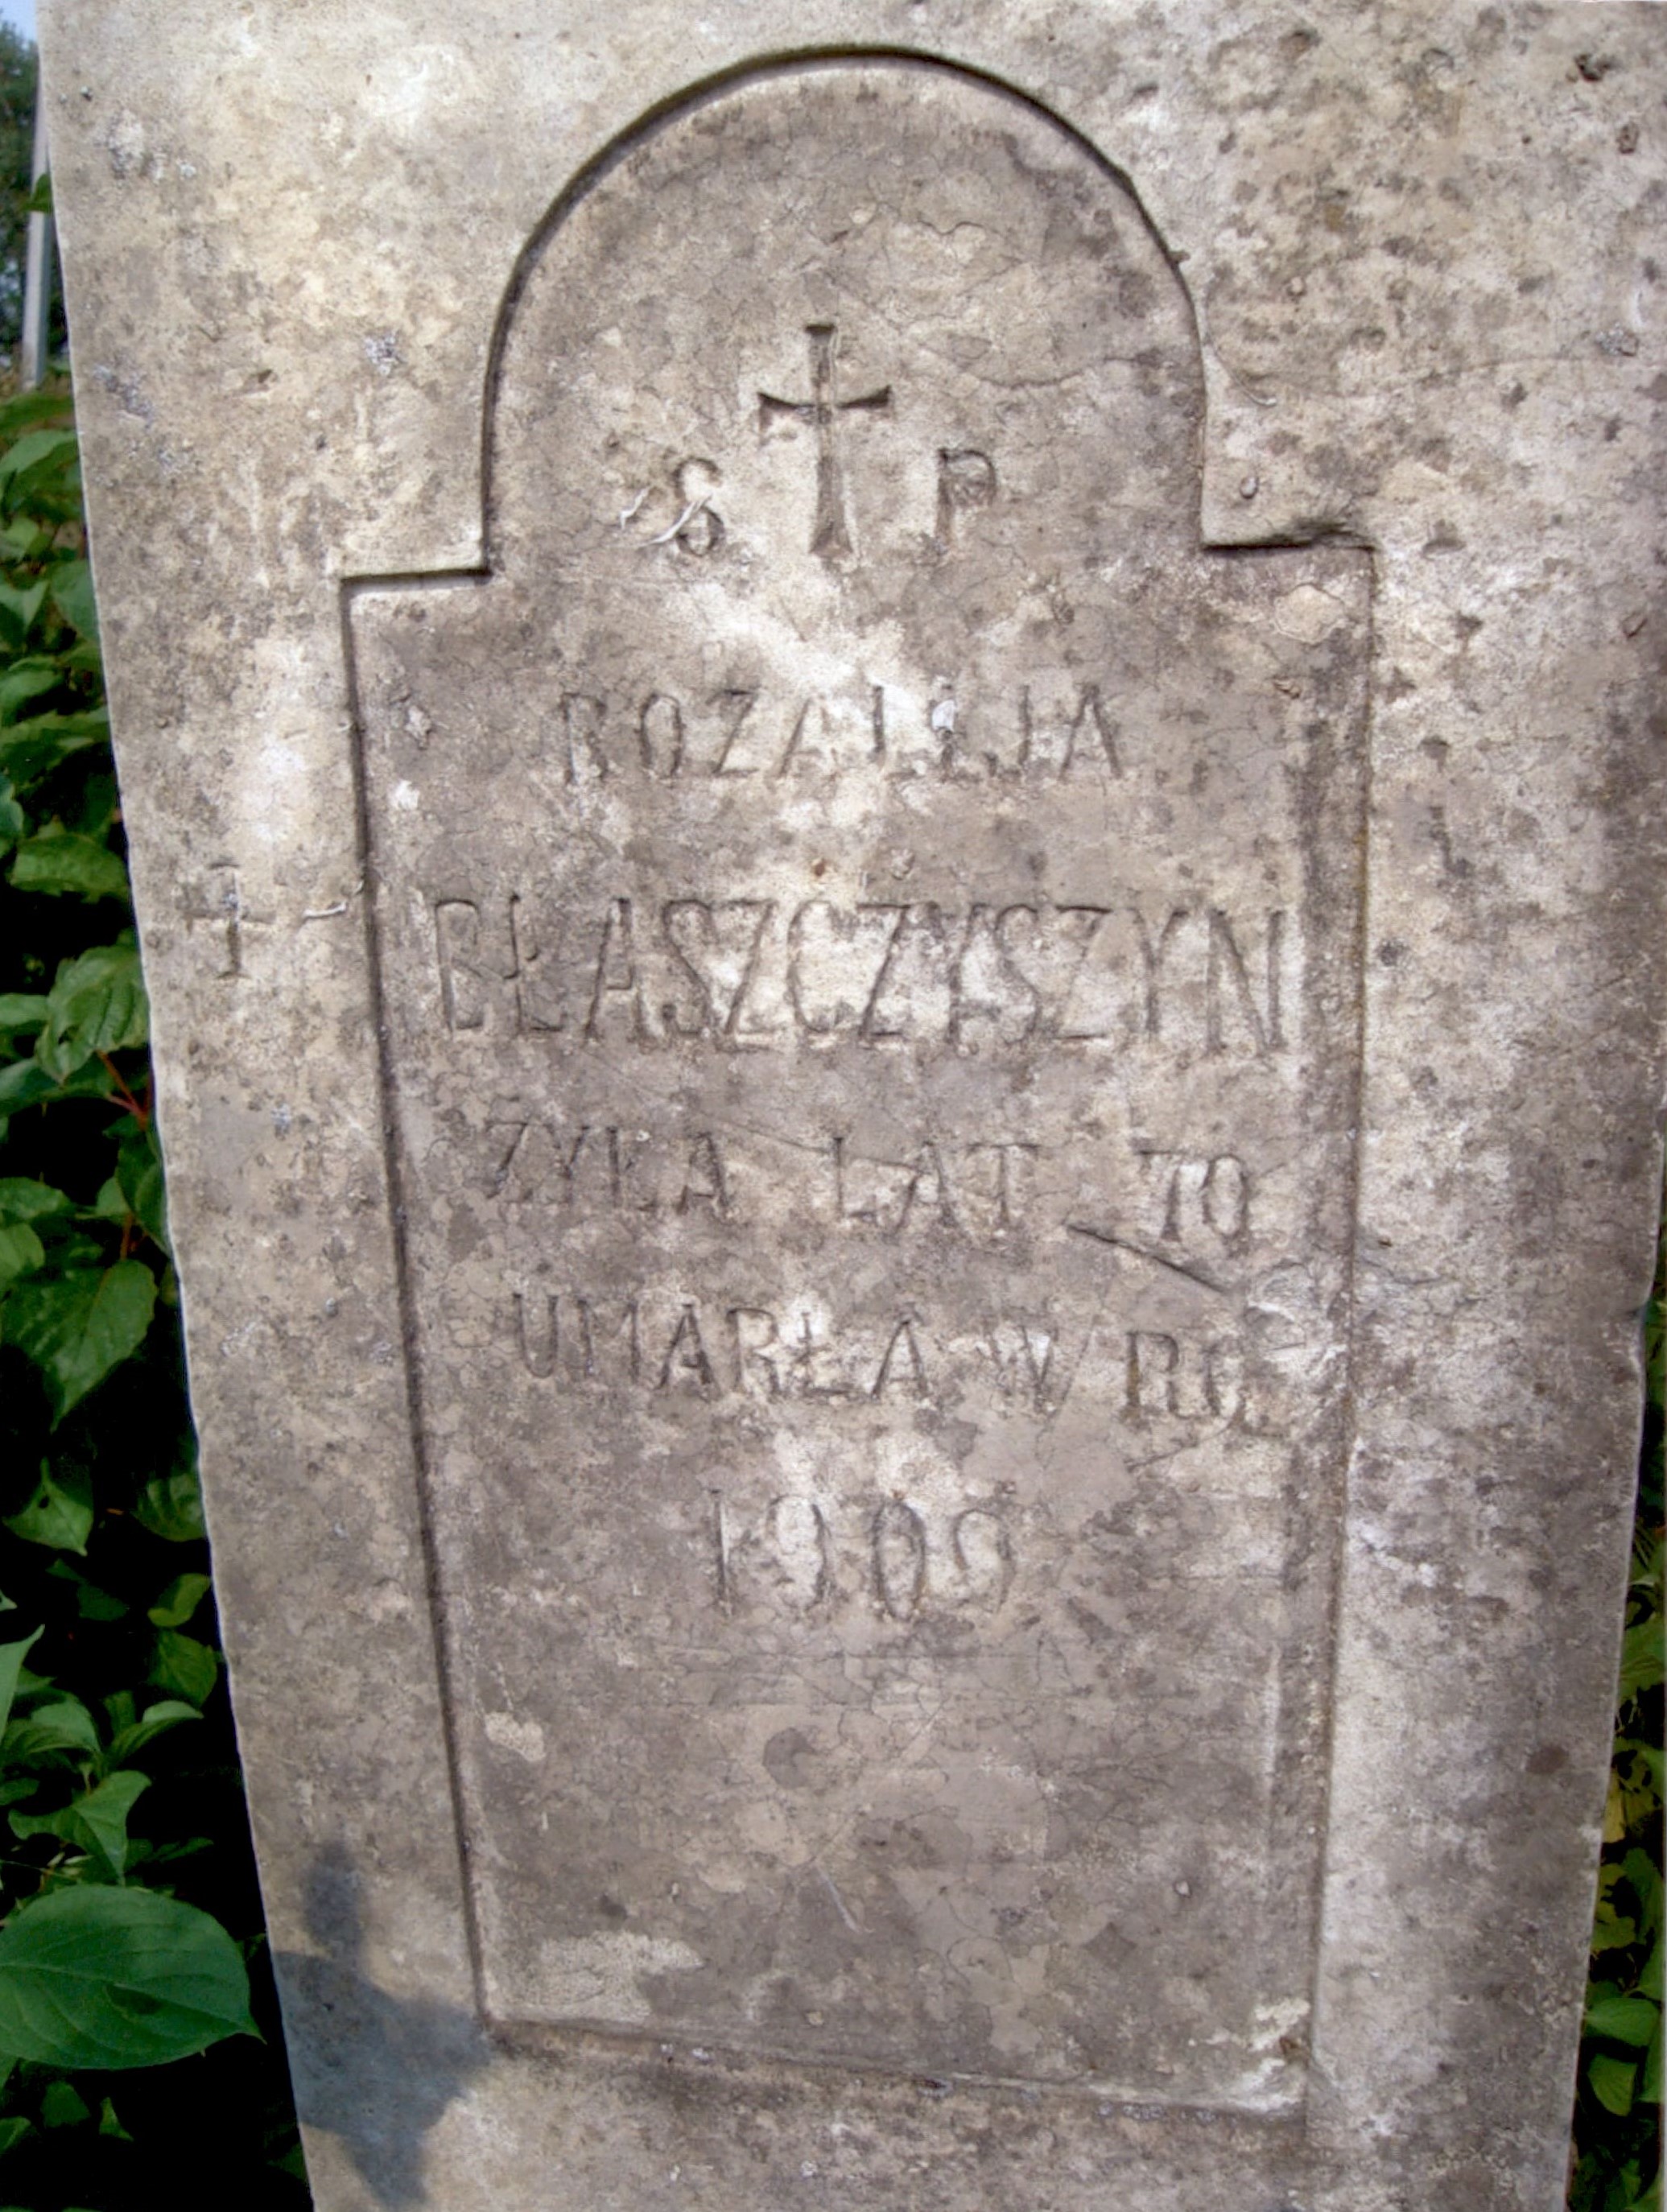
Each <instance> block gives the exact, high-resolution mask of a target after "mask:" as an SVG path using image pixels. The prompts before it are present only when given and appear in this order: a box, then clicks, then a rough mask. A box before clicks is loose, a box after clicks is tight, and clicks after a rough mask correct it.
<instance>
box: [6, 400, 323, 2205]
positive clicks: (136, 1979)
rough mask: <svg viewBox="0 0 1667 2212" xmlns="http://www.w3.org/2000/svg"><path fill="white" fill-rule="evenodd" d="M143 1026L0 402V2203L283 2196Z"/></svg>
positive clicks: (86, 684) (73, 454) (94, 700)
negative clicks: (0, 1922)
mask: <svg viewBox="0 0 1667 2212" xmlns="http://www.w3.org/2000/svg"><path fill="white" fill-rule="evenodd" d="M146 1020H147V1010H146V1002H145V995H144V988H143V980H142V977H141V975H140V970H139V956H138V949H137V942H136V939H135V933H134V928H133V920H132V913H131V905H130V902H129V896H128V884H127V869H126V863H125V844H124V839H123V836H122V827H121V815H120V809H119V801H118V794H117V790H116V782H115V776H114V773H113V762H112V758H111V753H110V746H109V734H108V717H107V714H106V709H105V705H104V693H103V682H102V677H101V673H100V658H99V646H98V631H97V621H96V617H95V614H94V605H93V593H92V581H91V576H90V573H89V570H88V563H87V559H86V550H85V543H84V536H83V531H82V521H81V501H80V477H79V465H78V458H77V449H76V437H75V432H74V428H73V424H72V422H71V417H70V404H69V400H68V397H67V395H65V394H61V393H59V394H31V395H27V396H24V397H21V398H13V399H12V400H10V401H9V403H7V404H4V405H3V406H0V1592H3V1597H0V1729H3V1735H0V1919H3V1923H4V1924H3V1926H0V2085H3V2086H0V2207H3V2208H10V2207H13V2206H16V2207H23V2206H27V2207H28V2208H30V2212H49V2208H50V2212H56V2208H57V2207H58V2206H60V2205H64V2204H67V2205H71V2206H78V2207H88V2208H90V2207H98V2208H103V2209H104V2212H116V2208H118V2207H125V2206H129V2205H139V2204H142V2203H143V2204H149V2203H155V2204H163V2203H167V2204H169V2205H173V2206H179V2207H186V2206H190V2207H196V2206H201V2207H203V2208H204V2212H207V2208H209V2207H210V2206H212V2207H215V2208H216V2212H218V2208H221V2207H223V2206H224V2205H225V2204H226V2203H231V2202H236V2203H240V2205H244V2206H246V2207H247V2208H249V2212H268V2209H269V2208H270V2212H299V2208H301V2207H302V2206H304V2205H305V2203H306V2202H307V2196H306V2189H305V2183H304V2180H303V2179H302V2178H301V2177H302V2170H301V2162H300V2152H299V2148H298V2145H297V2142H296V2137H295V2126H294V2120H293V2115H292V2113H291V2111H290V2107H289V2090H288V2082H287V2079H286V2075H285V2072H284V2067H283V2045H282V2040H281V2038H280V2036H279V2034H278V2031H277V2018H276V2008H275V2006H274V2003H273V2000H272V1993H271V1977H270V1973H269V1972H268V1971H267V1966H266V1960H265V1948H264V1945H265V1939H264V1936H263V1935H262V1932H261V1923H260V1907H259V1896H258V1893H257V1891H256V1888H255V1882H254V1869H253V1863H252V1854H251V1851H250V1847H249V1841H248V1831H247V1824H246V1819H245V1815H244V1811H243V1805H242V1798H241V1790H240V1778H239V1773H238V1765H237V1755H236V1747H235V1743H234V1738H233V1735H232V1728H231V1717H230V1712H229V1709H228V1704H227V1698H226V1691H225V1686H224V1679H223V1677H224V1668H223V1666H222V1661H221V1656H220V1653H219V1650H218V1648H217V1642H216V1633H215V1627H214V1617H213V1604H212V1597H211V1595H210V1582H209V1572H208V1566H209V1562H208V1550H207V1545H206V1542H205V1541H204V1530H203V1521H202V1509H201V1504H200V1501H199V1498H198V1487H197V1475H196V1465H195V1448H194V1444H193V1440H192V1431H191V1423H190V1416H189V1413H188V1410H187V1407H186V1394H185V1381H184V1373H183V1368H182V1362H181V1352H180V1339H179V1313H178V1292H177V1287H176V1285H175V1280H174V1274H173V1265H172V1261H171V1259H170V1256H169V1252H168V1245H167V1217H166V1209H165V1206H164V1203H163V1193H162V1176H161V1159H160V1156H159V1153H158V1151H157V1146H156V1138H155V1127H154V1125H153V1121H152V1116H151V1090H150V1076H149V1060H148V1054H147V1051H146V1036H147V1030H146ZM251 1980H252V1982H253V1988H254V1994H253V2000H252V2002H253V2015H252V2016H251V2012H250V2005H251V1987H250V1985H251ZM257 2023H258V2024H259V2026H258V2027H257ZM263 2038H264V2039H263Z"/></svg>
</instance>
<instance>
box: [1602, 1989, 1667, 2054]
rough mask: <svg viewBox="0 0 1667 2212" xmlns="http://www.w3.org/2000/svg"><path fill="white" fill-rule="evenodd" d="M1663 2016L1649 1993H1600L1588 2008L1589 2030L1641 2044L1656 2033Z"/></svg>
mask: <svg viewBox="0 0 1667 2212" xmlns="http://www.w3.org/2000/svg"><path fill="white" fill-rule="evenodd" d="M1660 2018H1661V2015H1660V2012H1659V2011H1658V2008H1657V2007H1656V2006H1654V2005H1652V2003H1651V2002H1650V2000H1649V1999H1648V1997H1620V1996H1615V1997H1600V1998H1599V1999H1598V2000H1597V2002H1596V2003H1595V2004H1591V2005H1588V2007H1587V2008H1586V2033H1587V2034H1588V2035H1605V2036H1608V2037H1609V2038H1610V2039H1611V2040H1612V2041H1614V2042H1615V2043H1630V2044H1634V2045H1638V2046H1639V2047H1640V2048H1641V2047H1642V2046H1643V2045H1645V2044H1646V2043H1647V2042H1648V2041H1649V2039H1650V2038H1651V2037H1652V2035H1653V2034H1654V2033H1655V2032H1656V2024H1657V2022H1658V2021H1659V2020H1660Z"/></svg>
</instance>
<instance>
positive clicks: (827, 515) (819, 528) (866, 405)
mask: <svg viewBox="0 0 1667 2212" xmlns="http://www.w3.org/2000/svg"><path fill="white" fill-rule="evenodd" d="M805 336H806V338H807V339H808V340H809V341H810V355H811V386H812V397H811V398H809V399H777V398H775V397H774V396H773V395H772V394H771V393H770V392H760V393H759V394H758V428H759V429H760V431H761V432H764V433H766V434H767V433H768V432H769V430H770V428H771V426H772V425H773V424H775V423H776V422H781V421H782V419H783V418H784V417H785V418H786V419H787V420H788V421H790V422H808V423H810V424H811V425H812V427H813V428H814V430H815V433H816V520H815V521H814V523H813V524H812V526H811V550H812V553H819V554H820V555H821V556H823V558H824V560H835V559H837V557H838V556H840V555H841V554H844V553H849V551H850V550H851V526H850V521H849V517H848V515H847V513H846V504H845V471H844V466H843V459H842V456H841V452H840V443H839V439H838V437H837V426H838V422H839V418H840V416H842V415H849V414H852V413H859V414H874V413H881V412H884V411H885V410H886V409H887V408H889V407H890V406H891V386H890V385H889V384H888V385H885V386H882V387H881V389H880V390H879V391H878V392H864V393H863V394H862V396H861V398H856V399H840V398H836V397H835V385H836V365H837V361H838V355H839V331H838V328H837V325H835V324H833V323H812V324H810V325H808V326H807V328H806V331H805Z"/></svg>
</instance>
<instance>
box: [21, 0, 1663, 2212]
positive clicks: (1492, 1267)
mask: <svg viewBox="0 0 1667 2212" xmlns="http://www.w3.org/2000/svg"><path fill="white" fill-rule="evenodd" d="M1663 37H1664V32H1663V26H1662V19H1661V17H1660V15H1658V13H1656V12H1655V11H1653V10H1652V9H1651V8H1649V7H1648V6H1639V7H1633V6H1627V5H1624V4H1622V5H1591V6H1573V5H1570V6H1567V7H1566V8H1561V9H1545V8H1539V7H1535V8H1528V7H1515V8H1512V7H1506V8H1500V9H1480V10H1478V9H1460V8H1452V9H1441V8H1433V7H1432V8H1424V7H1420V8H1416V9H1415V8H1413V7H1411V6H1406V7H1399V8H1383V9H1371V10H1367V9H1354V8H1338V9H1326V10H1323V11H1316V12H1315V13H1314V15H1312V16H1311V17H1298V16H1293V15H1287V14H1285V13H1282V12H1279V11H1274V10H1271V9H1256V8H1251V9H1226V8H1224V7H1218V6H1215V5H1212V4H1208V0H1188V4H1187V5H1186V6H1184V7H1183V8H1180V9H1175V8H1171V9H1166V10H1163V11H1159V10H1156V9H1145V8H1139V7H1129V8H1121V7H1110V6H1097V7H1092V8H1077V9H1071V10H1068V11H1063V10H1056V9H1051V8H1049V7H1047V6H1045V5H1043V4H1040V0H1024V4H1013V5H1004V6H1003V7H1001V8H1000V9H990V8H988V7H985V8H976V9H975V8H971V7H963V6H958V5H956V4H953V0H924V4H914V5H907V6H905V5H900V4H891V0H853V4H848V5H846V6H844V7H842V8H840V9H837V10H834V9H818V8H816V7H814V6H812V8H810V9H805V8H803V7H799V8H794V9H788V8H786V7H785V6H780V5H777V4H776V0H764V4H760V5H752V6H748V7H745V8H743V7H741V6H740V5H739V4H731V0H723V4H718V5H715V6H713V7H710V8H709V9H705V10H704V11H703V12H701V13H699V14H698V15H688V14H686V13H684V12H683V11H676V10H669V9H660V8H659V7H657V6H653V5H634V6H631V7H629V8H626V9H617V10H614V11H611V13H608V14H604V13H603V12H602V11H599V10H589V9H581V8H578V7H575V6H572V5H555V6H551V5H549V4H541V5H538V6H536V7H535V6H533V5H532V4H531V0H524V4H523V0H493V4H491V5H490V6H479V7H476V8H472V9H469V10H467V11H464V12H461V13H459V11H458V10H456V9H439V8H437V7H435V6H432V5H431V4H429V0H406V4H404V5H399V6H388V7H385V8H380V9H379V8H374V7H372V8H364V7H360V8H355V9H345V8H341V7H338V6H335V5H329V6H314V7H310V8H306V9H297V8H288V9H279V8H272V7H259V6H249V7H245V8H242V9H238V10H235V11H228V10H225V9H222V8H218V7H210V6H209V5H207V4H204V0H191V4H181V5H173V6H163V5H161V4H160V3H159V0H149V3H148V4H144V5H137V6H130V7H127V8H125V9H122V10H120V11H111V10H108V9H101V8H98V7H94V6H93V5H91V4H84V3H83V0H53V4H52V5H51V7H50V9H49V13H48V16H47V21H46V26H45V30H44V38H45V51H46V69H47V82H48V88H49V96H50V100H51V112H52V132H53V167H54V177H55V184H56V191H57V199H58V210H59V216H60V221H61V224H62V228H63V234H64V252H65V257H66V276H67V283H68V288H69V293H70V311H71V318H72V327H73V329H74V331H75V341H76V378H77V387H78V391H79V393H80V397H81V404H82V418H83V424H84V428H85V433H86V438H87V443H88V468H89V496H90V500H91V507H92V518H93V526H94V558H95V562H96V564H97V572H98V577H99V583H100V597H101V605H102V607H103V610H104V616H105V625H106V638H107V641H108V647H109V657H110V664H111V677H112V684H113V702H114V707H115V711H116V720H117V732H118V744H119V754H120V765H121V769H122V774H123V787H124V802H125V810H126V814H127V818H128V821H129V824H130V828H131V835H132V839H133V844H134V852H135V869H136V879H137V889H138V895H139V900H140V915H141V922H142V927H143V938H144V945H145V951H146V957H147V963H148V969H149V975H150V978H151V983H152V989H153V994H154V999H155V1015H156V1034H157V1041H158V1063H159V1079H160V1083H161V1093H162V1099H163V1107H162V1114H163V1128H164V1136H165V1140H166V1145H167V1155H168V1162H169V1172H170V1188H171V1192H172V1194H173V1196H172V1202H173V1212H174V1224H175V1231H176V1241H177V1243H178V1245H179V1253H180V1264H181V1274H182V1280H183V1285H184V1290H185V1297H186V1318H187V1328H188V1336H189V1341H190V1350H191V1358H192V1389H193V1396H194V1401H195V1403H196V1407H197V1411H198V1419H199V1422H200V1425H201V1427H202V1431H203V1438H204V1468H205V1478H206V1480H207V1484H208V1487H209V1494H210V1514H211V1522H212V1529H213V1534H214V1537H215V1542H216V1567H217V1572H218V1575H219V1579H220V1587H221V1591H222V1612H223V1615H224V1619H225V1621H226V1626H227V1634H228V1644H229V1645H230V1648H231V1651H232V1656H233V1662H234V1690H235V1694H236V1701H237V1710H238V1714H239V1722H240V1730H241V1734H242V1737H243V1741H244V1746H245V1751H246V1759H247V1764H248V1770H249V1779H250V1789H251V1798H252V1807H253V1811H254V1815H255V1820H256V1826H257V1832H258V1836H259V1844H260V1850H261V1858H262V1866H263V1875H264V1880H265V1886H266V1892H267V1901H268V1907H269V1911H270V1915H271V1923H272V1928H273V1935H274V1942H275V1944H276V1946H277V1951H278V1954H279V1959H280V1966H281V1971H282V1979H283V1987H284V1992H285V1998H286V2008H287V2018H288V2021H289V2031H290V2042H291V2051H292V2057H293V2060H294V2063H295V2069H296V2074H297V2081H298V2089H299V2093H300V2095H301V2102H302V2108H303V2113H304V2117H305V2118H306V2120H307V2124H308V2148H309V2157H310V2159H311V2161H312V2167H313V2177H314V2185H315V2189H316V2191H317V2194H318V2197H319V2203H320V2204H321V2206H323V2207H325V2208H326V2212H359V2208H366V2207H370V2206H386V2205H400V2204H413V2205H414V2204H430V2205H433V2206H435V2207H437V2208H445V2212H475V2208H484V2207H486V2206H488V2205H490V2206H493V2207H495V2208H496V2207H501V2206H504V2205H515V2206H520V2205H523V2204H524V2205H527V2206H538V2207H544V2206H549V2207H551V2208H554V2207H557V2206H562V2207H567V2206H577V2205H584V2206H587V2207H592V2206H594V2207H599V2208H600V2207H615V2206H618V2207H621V2208H624V2207H630V2208H631V2212H642V2208H648V2207H657V2206H661V2205H664V2206H667V2207H670V2206H673V2205H676V2206H711V2207H717V2206H722V2207H724V2208H726V2212H734V2208H742V2212H745V2208H757V2212H765V2208H770V2212H776V2208H777V2207H779V2206H780V2205H782V2204H783V2203H788V2202H794V2203H806V2204H810V2203H818V2202H821V2203H829V2204H839V2205H851V2206H856V2205H873V2206H886V2207H898V2208H901V2207H905V2206H906V2207H910V2208H916V2207H919V2208H928V2207H933V2208H936V2207H943V2208H946V2212H947V2208H951V2207H954V2208H965V2207H969V2206H972V2205H981V2206H982V2205H984V2204H998V2203H1010V2202H1018V2201H1021V2200H1022V2201H1025V2202H1027V2203H1031V2202H1033V2203H1037V2204H1041V2205H1045V2206H1049V2207H1052V2208H1056V2212H1077V2208H1081V2212H1088V2208H1094V2212H1101V2208H1104V2212H1111V2208H1122V2207H1124V2206H1132V2205H1135V2204H1137V2203H1138V2204H1139V2205H1141V2207H1142V2208H1152V2212H1171V2209H1172V2212H1179V2208H1180V2207H1182V2206H1183V2205H1184V2206H1186V2207H1188V2208H1189V2212H1194V2209H1195V2208H1202V2212H1228V2208H1230V2207H1231V2208H1233V2212H1238V2208H1249V2212H1282V2208H1285V2207H1287V2206H1288V2207H1293V2208H1297V2207H1300V2208H1304V2209H1305V2212H1343V2208H1344V2207H1348V2208H1349V2212H1392V2209H1393V2212H1422V2208H1425V2207H1434V2206H1435V2205H1437V2204H1438V2203H1439V2204H1442V2205H1444V2206H1445V2205H1451V2204H1462V2205H1463V2206H1466V2207H1467V2208H1468V2207H1469V2206H1475V2207H1476V2208H1478V2212H1506V2208H1512V2212H1516V2208H1524V2212H1525V2208H1530V2207H1532V2208H1535V2212H1549V2208H1550V2207H1552V2206H1553V2205H1554V2204H1555V2203H1557V2202H1558V2201H1559V2198H1560V2195H1561V2168H1562V2162H1563V2159H1564V2156H1565V2144H1566V2136H1567V2110H1568V2106H1569V2100H1570V2096H1571V2087H1572V2067H1573V2050H1574V2038H1575V2032H1576V2027H1577V2025H1578V2015H1579V1997H1580V1992H1581V1984H1582V1978H1583V1968H1584V1953H1585V1934H1586V1928H1587V1923H1588V1921H1589V1916H1590V1907H1591V1879H1592V1869H1593V1863H1594V1860H1595V1850H1596V1824H1597V1814H1598V1811H1599V1808H1600V1806H1601V1800H1602V1789H1603V1768H1604V1765H1605V1761H1606V1754H1607V1709H1608V1704H1609V1697H1610V1694H1611V1690H1612V1684H1613V1674H1614V1662H1615V1644H1616V1632H1617V1620H1618V1600H1619V1590H1620V1583H1621V1571H1622V1565H1623V1561H1624V1556H1625V1546H1626V1537H1627V1525H1628V1520H1629V1511H1630V1471H1631V1462H1632V1455H1633V1452H1634V1447H1635V1438H1636V1425H1637V1417H1638V1403H1639V1387H1638V1373H1637V1346H1636V1321H1637V1310H1638V1307H1639V1305H1640V1302H1641V1299H1642V1297H1643V1295H1644V1291H1645V1288H1646V1283H1647V1273H1648V1264H1649V1250H1650V1241H1651V1227H1652V1194H1653V1190H1654V1188H1655V1179H1656V1177H1657V1176H1658V1172H1659V1150H1658V1125H1657V1119H1656V1117H1657V1114H1658V1104H1659V1099H1660V1094H1661V1082H1662V1074H1663V1057H1664V1055H1663V1038H1662V1033H1661V1029H1662V1025H1661V1018H1660V1014H1661V1006H1662V1001H1663V993H1662V983H1663V975H1662V969H1663V964H1664V963H1663V958H1662V952H1663V929H1662V914H1661V902H1662V888H1663V883H1664V874H1663V870H1662V867H1661V860H1662V857H1663V856H1662V852H1661V846H1662V842H1663V837H1662V810H1661V800H1662V796H1663V793H1662V789H1661V785H1662V775H1661V764H1662V750H1663V748H1662V732H1661V724H1660V702H1659V694H1658V690H1656V689H1652V686H1655V685H1658V678H1659V664H1660V637H1661V623H1662V620H1663V615H1662V610H1661V606H1660V600H1659V576H1660V561H1659V556H1658V526H1659V512H1658V500H1659V492H1660V482H1659V468H1658V450H1659V449H1658V443H1657V442H1656V438H1657V436H1658V433H1657V432H1656V431H1655V430H1654V429H1653V428H1652V409H1653V407H1654V405H1655V404H1656V403H1657V398H1658V392H1659V391H1661V390H1667V385H1664V384H1663V383H1662V378H1663V375H1664V373H1667V372H1664V368H1663V364H1662V362H1661V360H1660V357H1659V356H1660V342H1659V332H1658V323H1657V321H1656V319H1655V317H1656V313H1657V311H1656V307H1655V292H1654V288H1655V286H1656V283H1657V276H1658V271H1657V267H1656V264H1655V262H1654V261H1653V260H1652V258H1651V254H1652V247H1653V240H1652V237H1651V234H1650V231H1651V225H1652V223H1653V224H1655V225H1656V227H1657V228H1658V223H1659V210H1660V204H1661V198H1662V184H1663V169H1664V161H1663V148H1662V144H1661V132H1662V125H1661V123H1660V120H1659V118H1660V116H1661V113H1662V100H1663V90H1664V71H1663V61H1664V54H1663ZM784 57H785V58H784Z"/></svg>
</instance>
